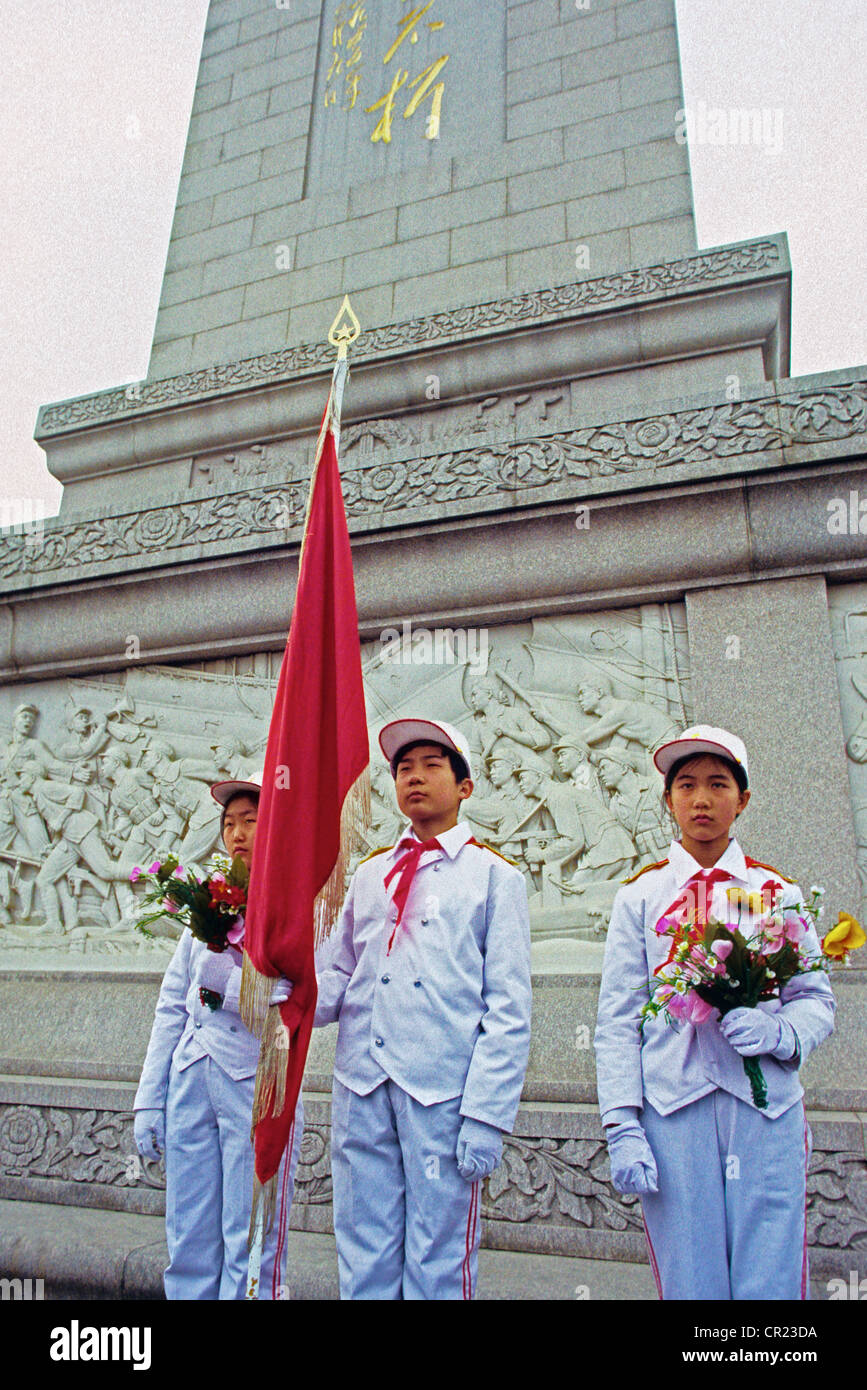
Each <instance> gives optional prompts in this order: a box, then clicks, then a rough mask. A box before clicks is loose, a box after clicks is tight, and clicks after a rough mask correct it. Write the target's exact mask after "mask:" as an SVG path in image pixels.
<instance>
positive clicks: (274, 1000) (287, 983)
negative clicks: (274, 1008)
mask: <svg viewBox="0 0 867 1390" xmlns="http://www.w3.org/2000/svg"><path fill="white" fill-rule="evenodd" d="M294 988H295V985H294V984H293V982H292V981H291V980H287V979H286V978H285V977H284V976H283V975H281V976H280V979H279V980H278V981H277V983H276V984H275V986H274V988H273V989H272V991H271V998H270V1000H269V1003H271V1004H285V1003H286V1000H287V999H288V998H289V996H290V994H291V993H292V991H293V989H294Z"/></svg>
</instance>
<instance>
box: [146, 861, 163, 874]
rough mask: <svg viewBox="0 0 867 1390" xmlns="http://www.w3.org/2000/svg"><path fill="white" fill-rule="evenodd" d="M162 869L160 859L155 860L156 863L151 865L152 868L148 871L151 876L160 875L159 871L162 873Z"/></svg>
mask: <svg viewBox="0 0 867 1390" xmlns="http://www.w3.org/2000/svg"><path fill="white" fill-rule="evenodd" d="M162 867H163V866H162V864H161V863H160V861H159V860H158V859H155V860H154V862H153V863H152V864H151V866H150V868H149V869H148V873H149V874H158V873H159V871H160V869H161V868H162Z"/></svg>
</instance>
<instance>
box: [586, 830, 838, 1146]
mask: <svg viewBox="0 0 867 1390" xmlns="http://www.w3.org/2000/svg"><path fill="white" fill-rule="evenodd" d="M714 868H715V869H725V870H728V872H729V873H730V874H731V875H732V877H731V881H730V882H724V883H716V884H714V885H713V896H712V898H711V903H710V908H709V912H708V915H709V916H712V917H714V918H715V919H716V920H718V921H721V922H726V923H727V924H731V925H735V926H736V925H738V908H737V907H736V906H734V905H733V904H732V903H731V902H730V901H729V899H728V898H727V896H726V893H727V889H729V888H735V887H740V888H743V889H747V890H748V891H749V892H757V891H759V890H760V889H761V888H762V885H763V884H765V883H767V882H768V880H769V879H772V880H773V881H774V882H775V883H777V884H779V885H780V888H781V890H782V891H781V892H780V894H779V897H778V898H777V900H776V902H777V906H779V907H786V906H791V905H794V904H795V903H798V902H801V901H802V895H801V892H800V890H799V888H798V887H797V885H796V884H793V883H789V882H786V881H784V880H783V879H782V878H781V876H780V875H779V874H778V873H777V872H776V871H775V870H772V869H769V868H767V867H764V866H760V867H747V864H746V860H745V858H744V853H743V850H742V849H741V847H740V845H739V844H738V842H737V840H730V841H729V844H728V848H727V849H726V851H725V853H724V854H723V855H722V857H721V858H720V859H719V860H718V861H717V863H716V864H715V865H714ZM700 872H702V869H701V865H700V864H697V863H696V861H695V860H694V859H693V858H692V856H691V855H690V854H688V853H687V852H686V850H685V849H684V848H683V846H682V845H681V844H680V843H679V841H674V842H673V843H672V845H671V847H670V849H669V851H668V859H667V860H665V861H663V863H662V865H661V866H660V867H659V868H652V869H648V870H646V871H645V872H644V873H641V874H639V876H638V877H637V878H636V879H635V880H634V881H633V882H631V883H627V884H626V885H625V886H624V887H623V888H621V889H620V891H619V892H618V894H617V896H616V898H615V899H614V905H613V908H612V912H611V924H610V926H609V928H608V940H607V943H606V947H605V959H604V964H603V968H602V987H601V989H600V993H599V1014H598V1018H597V1024H596V1037H595V1047H596V1073H597V1088H598V1095H599V1109H600V1112H601V1115H602V1120H603V1123H604V1122H605V1117H606V1114H607V1113H608V1112H609V1111H611V1110H615V1109H617V1108H619V1107H621V1106H638V1107H639V1108H640V1107H642V1106H643V1104H644V1099H645V1097H646V1098H647V1099H648V1100H649V1101H650V1102H651V1104H652V1105H653V1107H654V1109H656V1110H657V1111H659V1113H660V1114H662V1115H669V1114H671V1113H672V1111H674V1110H679V1109H680V1108H681V1107H682V1106H684V1105H689V1104H690V1103H691V1102H692V1101H694V1100H698V1099H699V1098H700V1097H701V1096H705V1095H708V1094H709V1093H710V1092H711V1091H714V1090H716V1089H720V1090H724V1091H728V1092H730V1093H731V1094H732V1095H734V1096H737V1097H738V1098H739V1099H740V1100H743V1101H746V1102H747V1104H749V1105H752V1104H753V1101H752V1092H751V1090H750V1083H749V1078H748V1077H747V1075H746V1072H745V1071H744V1065H743V1058H742V1057H741V1056H740V1055H739V1053H737V1052H736V1051H735V1050H734V1048H733V1047H732V1046H731V1045H730V1043H728V1042H727V1041H726V1039H725V1038H724V1037H723V1035H722V1033H721V1032H720V1030H719V1017H718V1015H717V1014H716V1013H714V1014H712V1015H711V1016H710V1017H709V1018H708V1019H707V1020H706V1021H705V1022H704V1023H702V1024H699V1025H698V1026H694V1025H693V1024H691V1023H676V1024H671V1023H668V1022H667V1021H666V1019H665V1016H664V1015H663V1014H659V1015H658V1016H657V1017H656V1018H652V1019H648V1020H647V1022H646V1023H645V1025H644V1033H643V1038H642V1034H641V1032H640V1031H639V1022H640V1015H641V1008H642V1005H643V1004H645V1003H646V1002H647V999H648V997H649V994H648V988H647V986H648V981H649V980H650V979H651V978H652V976H653V972H654V970H655V969H656V968H657V967H658V966H660V965H661V964H662V963H663V962H664V961H665V959H666V958H667V956H668V952H669V948H670V946H671V937H669V936H658V935H657V933H656V931H655V927H656V923H657V922H658V921H659V919H660V917H662V916H663V914H664V913H665V912H666V910H667V909H668V908H669V907H671V905H672V904H673V903H674V901H675V899H676V898H677V896H678V894H679V893H680V892H681V890H682V889H683V888H684V885H685V884H686V883H687V882H688V880H689V879H690V878H692V877H693V875H694V874H697V873H700ZM760 916H761V914H757V915H749V914H745V913H744V910H743V909H741V910H740V929H741V931H742V932H743V934H744V935H745V936H747V937H749V936H750V934H751V932H750V924H751V923H757V922H758V920H759V917H760ZM801 950H802V951H803V952H805V953H806V954H808V955H811V956H812V955H818V953H819V942H818V939H817V937H816V933H815V930H814V929H813V928H812V926H811V927H810V930H809V932H808V933H807V935H806V936H805V937H804V939H803V941H802V942H801ZM758 1007H759V1008H760V1009H762V1010H763V1011H765V1012H766V1013H771V1014H773V1013H779V1012H781V1013H782V1014H783V1016H784V1018H785V1019H786V1020H787V1022H788V1023H790V1024H791V1025H792V1027H793V1028H794V1030H795V1034H796V1035H797V1039H798V1046H799V1051H800V1060H798V1058H797V1057H796V1058H794V1059H793V1060H791V1061H786V1062H780V1061H777V1060H776V1058H774V1057H771V1056H769V1055H768V1056H762V1057H761V1059H760V1061H761V1067H762V1072H763V1073H764V1076H765V1080H766V1081H767V1087H768V1105H767V1109H766V1110H765V1111H764V1112H763V1113H764V1114H765V1115H767V1116H768V1117H769V1118H771V1119H773V1118H774V1117H775V1116H777V1115H781V1114H782V1113H783V1112H784V1111H785V1110H788V1109H789V1107H790V1106H792V1105H794V1104H795V1102H796V1101H798V1100H800V1098H801V1096H802V1095H803V1094H804V1091H803V1087H802V1086H801V1083H800V1081H799V1079H798V1066H799V1065H800V1062H803V1061H805V1060H806V1058H807V1057H808V1056H809V1055H810V1053H811V1052H812V1051H813V1049H814V1048H816V1047H817V1046H818V1045H819V1043H820V1042H822V1040H823V1039H824V1038H826V1037H827V1036H828V1034H829V1033H831V1032H832V1030H833V1027H834V1008H835V1005H834V996H833V994H832V993H831V986H830V983H829V980H828V976H827V974H826V973H825V971H817V972H815V973H812V974H804V975H796V976H795V977H794V978H793V979H792V980H790V981H789V983H788V984H786V985H784V986H783V989H782V990H781V992H780V997H779V998H778V999H769V1000H763V1001H762V1002H761V1003H760V1004H759V1006H758Z"/></svg>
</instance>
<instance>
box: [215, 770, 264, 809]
mask: <svg viewBox="0 0 867 1390" xmlns="http://www.w3.org/2000/svg"><path fill="white" fill-rule="evenodd" d="M264 780H265V769H264V768H260V769H259V771H258V772H254V773H253V774H252V776H251V777H250V780H249V781H247V782H241V781H232V782H215V783H214V785H213V786H212V787H211V796H212V797H213V798H214V800H215V801H218V802H219V803H220V805H221V806H225V805H226V802H227V801H231V799H232V797H233V796H238V795H239V794H240V793H241V792H256V793H257V794H258V793H259V792H260V791H261V790H262V783H263V781H264Z"/></svg>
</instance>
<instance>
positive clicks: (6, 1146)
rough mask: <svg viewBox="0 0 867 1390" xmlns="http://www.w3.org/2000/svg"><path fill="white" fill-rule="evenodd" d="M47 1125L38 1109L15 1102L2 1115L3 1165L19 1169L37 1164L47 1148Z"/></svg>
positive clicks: (0, 1155)
mask: <svg viewBox="0 0 867 1390" xmlns="http://www.w3.org/2000/svg"><path fill="white" fill-rule="evenodd" d="M47 1137H48V1125H47V1123H46V1121H45V1120H44V1119H43V1117H42V1116H41V1115H40V1114H39V1111H38V1110H32V1109H30V1107H29V1106H25V1105H14V1106H12V1107H11V1108H10V1109H9V1110H7V1111H6V1113H5V1114H4V1115H2V1116H0V1167H2V1168H3V1169H4V1170H5V1171H6V1172H9V1171H10V1170H12V1171H15V1170H18V1171H20V1170H21V1169H23V1168H26V1167H27V1166H28V1165H29V1164H31V1163H34V1162H35V1161H36V1159H37V1158H39V1156H40V1155H41V1154H42V1152H43V1150H44V1148H45V1140H46V1139H47Z"/></svg>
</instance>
